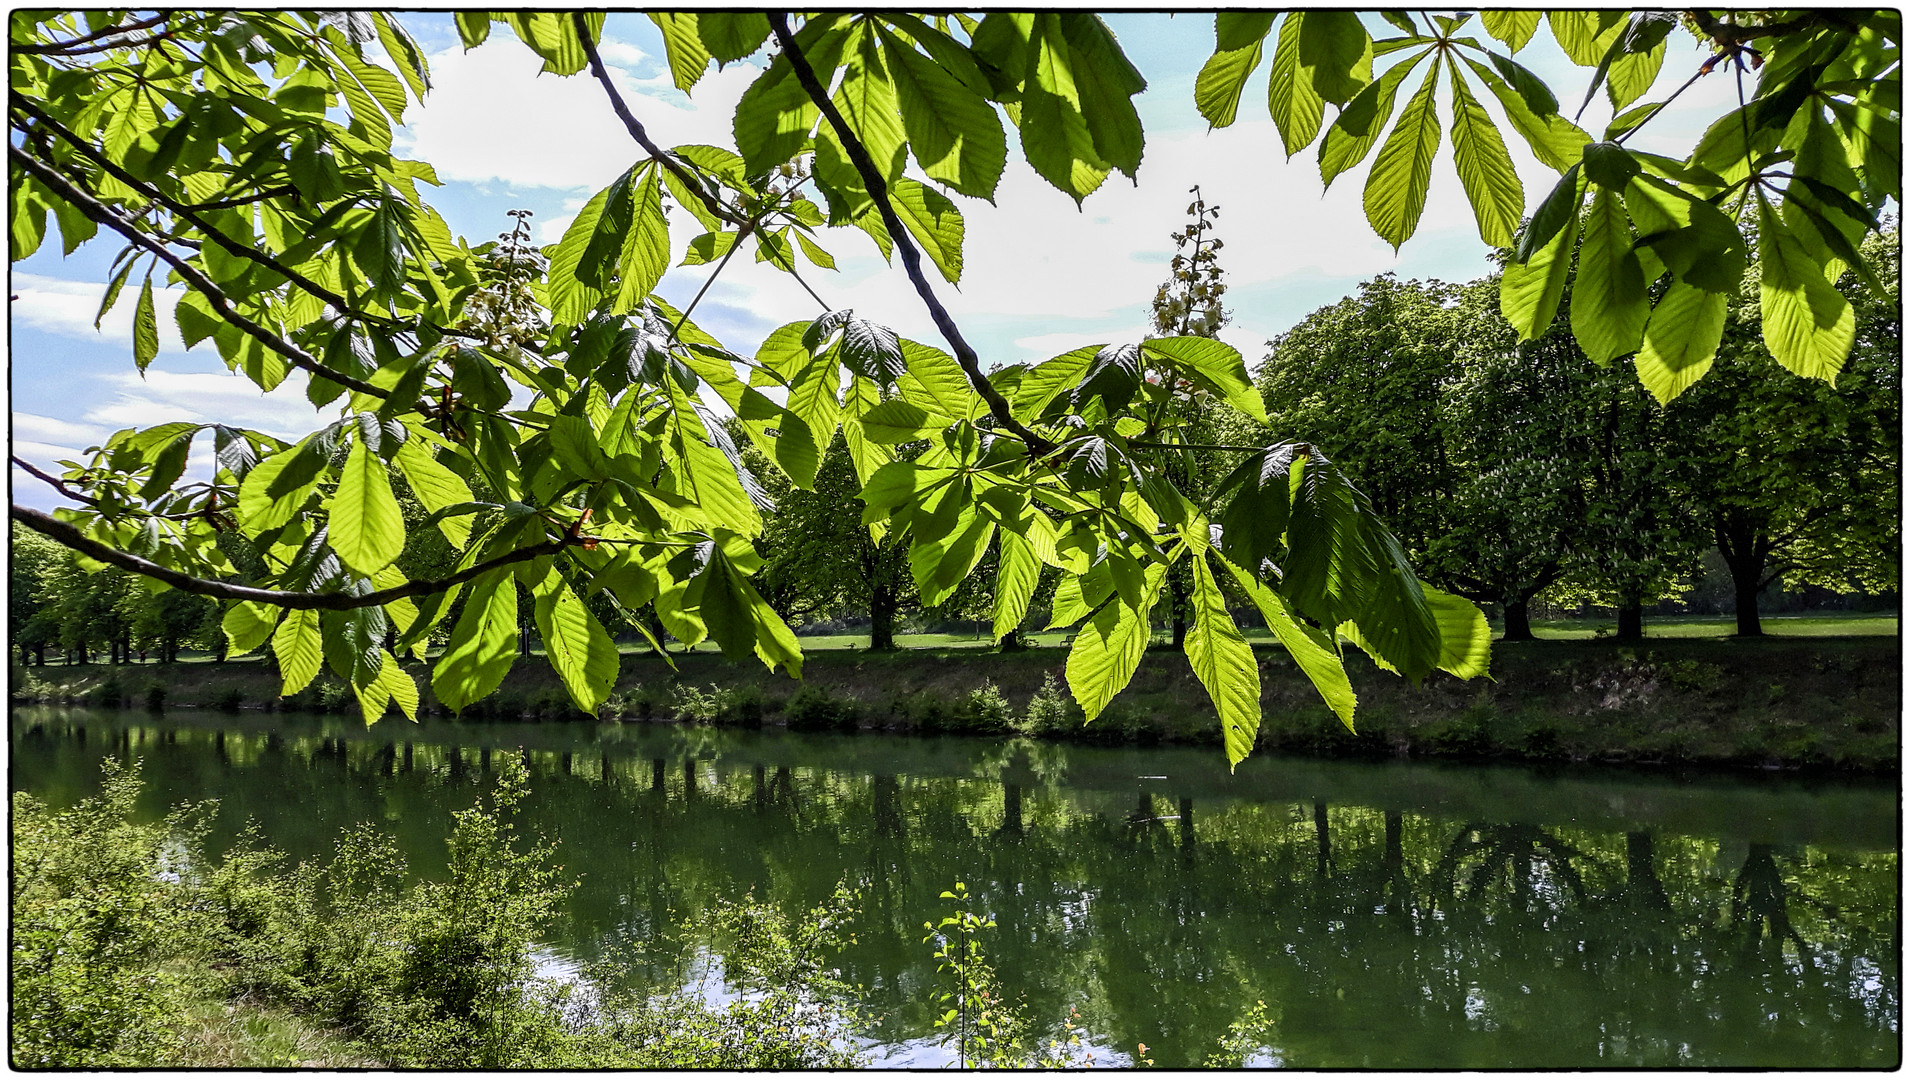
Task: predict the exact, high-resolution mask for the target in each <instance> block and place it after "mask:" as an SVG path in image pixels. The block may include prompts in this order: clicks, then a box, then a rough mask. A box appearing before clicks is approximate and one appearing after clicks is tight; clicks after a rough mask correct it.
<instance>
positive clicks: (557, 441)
mask: <svg viewBox="0 0 1910 1080" xmlns="http://www.w3.org/2000/svg"><path fill="white" fill-rule="evenodd" d="M547 423H549V424H550V446H551V450H552V451H554V452H555V454H556V457H557V463H558V464H559V465H562V466H563V467H564V469H565V470H566V471H567V472H569V473H571V474H572V475H574V476H580V477H583V478H584V479H586V480H608V479H610V477H611V475H612V472H613V467H612V465H611V464H610V458H609V457H607V456H606V455H605V454H604V452H603V448H602V447H601V446H599V445H598V443H597V435H596V433H595V432H593V431H591V430H590V421H588V420H585V419H584V418H583V417H581V416H553V417H550V418H549V420H548V421H547Z"/></svg>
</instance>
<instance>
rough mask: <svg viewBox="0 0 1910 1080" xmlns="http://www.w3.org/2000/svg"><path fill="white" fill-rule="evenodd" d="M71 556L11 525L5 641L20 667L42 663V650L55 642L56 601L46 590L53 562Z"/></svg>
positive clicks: (18, 526) (19, 526) (43, 656)
mask: <svg viewBox="0 0 1910 1080" xmlns="http://www.w3.org/2000/svg"><path fill="white" fill-rule="evenodd" d="M70 557H71V555H70V553H69V552H68V550H67V549H66V548H63V547H61V546H60V545H58V544H55V543H54V542H53V541H51V540H48V539H47V538H46V537H44V536H41V535H40V534H39V533H36V532H32V531H31V530H28V529H26V528H25V527H23V526H21V525H19V524H18V523H15V524H14V526H13V528H12V536H11V543H10V546H9V548H8V562H7V638H8V640H10V641H12V642H13V643H14V645H15V646H17V647H18V648H19V650H20V662H21V663H23V664H24V663H28V662H33V663H39V664H44V663H46V647H47V646H48V645H50V644H54V643H56V642H58V641H59V639H60V633H59V621H58V618H57V616H56V614H55V609H56V605H57V602H58V598H57V597H55V596H53V595H52V594H51V593H49V592H48V590H47V583H48V575H49V574H50V572H51V569H52V566H53V564H54V563H56V562H63V561H65V560H66V559H68V558H70Z"/></svg>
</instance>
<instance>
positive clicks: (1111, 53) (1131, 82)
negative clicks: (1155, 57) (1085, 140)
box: [1056, 11, 1147, 180]
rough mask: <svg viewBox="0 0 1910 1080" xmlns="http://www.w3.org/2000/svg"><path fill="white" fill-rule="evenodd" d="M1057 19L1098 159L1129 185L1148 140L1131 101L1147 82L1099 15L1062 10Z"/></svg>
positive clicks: (1144, 87)
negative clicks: (1118, 173) (1118, 171)
mask: <svg viewBox="0 0 1910 1080" xmlns="http://www.w3.org/2000/svg"><path fill="white" fill-rule="evenodd" d="M1056 18H1058V19H1059V20H1060V22H1061V27H1062V33H1063V34H1064V35H1065V36H1066V38H1067V41H1068V51H1069V53H1070V57H1071V59H1070V65H1071V69H1072V74H1073V76H1074V85H1075V92H1076V94H1077V95H1078V96H1079V101H1080V107H1081V114H1082V116H1083V117H1084V118H1085V119H1086V120H1087V124H1088V134H1089V136H1090V137H1091V138H1092V139H1093V141H1094V153H1095V156H1097V157H1098V158H1100V159H1101V160H1102V161H1104V162H1106V163H1108V164H1109V165H1111V166H1113V167H1114V168H1116V169H1119V170H1120V171H1121V172H1122V173H1124V174H1125V175H1126V176H1127V177H1128V178H1129V179H1130V180H1131V179H1133V178H1134V175H1135V173H1136V172H1138V171H1139V170H1140V167H1141V152H1142V149H1143V147H1144V144H1145V141H1146V140H1145V138H1144V136H1143V135H1142V132H1141V115H1140V112H1139V111H1138V110H1136V109H1135V107H1134V102H1133V100H1132V99H1133V97H1134V95H1135V94H1139V93H1141V92H1142V91H1144V90H1146V89H1147V80H1146V79H1144V78H1142V77H1141V73H1140V72H1139V71H1138V70H1136V69H1135V67H1134V65H1133V64H1132V63H1130V62H1129V61H1128V58H1127V55H1126V54H1125V53H1123V52H1122V51H1121V46H1120V44H1119V43H1118V42H1116V41H1115V39H1114V33H1113V31H1111V30H1109V29H1108V26H1107V23H1105V22H1103V21H1102V20H1101V17H1100V16H1099V15H1096V14H1093V13H1092V12H1085V11H1064V12H1062V13H1060V14H1059V15H1058V16H1056Z"/></svg>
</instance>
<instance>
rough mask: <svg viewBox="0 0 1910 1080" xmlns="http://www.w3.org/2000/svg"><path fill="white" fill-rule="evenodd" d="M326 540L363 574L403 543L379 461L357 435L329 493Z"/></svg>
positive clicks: (395, 503)
mask: <svg viewBox="0 0 1910 1080" xmlns="http://www.w3.org/2000/svg"><path fill="white" fill-rule="evenodd" d="M253 471H254V472H255V473H256V472H257V470H256V469H255V470H253ZM329 539H330V540H331V545H332V550H333V551H335V552H337V553H338V557H339V558H340V559H342V560H344V563H345V565H346V566H349V567H351V568H352V569H353V570H356V571H358V572H359V573H361V574H365V575H370V574H374V573H376V572H378V571H379V570H382V569H384V568H385V567H386V566H388V565H390V563H391V560H393V559H395V558H397V557H398V553H399V552H401V551H403V550H404V547H405V519H404V515H403V514H402V513H401V512H400V511H399V509H398V500H397V499H395V498H393V497H392V494H391V481H390V480H389V479H388V478H387V477H386V474H385V465H384V462H382V461H379V460H378V459H377V458H376V457H374V456H373V455H372V454H371V452H370V451H368V450H367V449H365V444H364V443H363V442H362V441H360V440H354V441H353V442H352V448H351V453H350V454H348V455H346V457H345V468H344V470H343V471H342V472H341V473H340V474H339V478H338V490H337V491H335V492H333V494H332V501H331V528H330V532H329Z"/></svg>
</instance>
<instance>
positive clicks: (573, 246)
mask: <svg viewBox="0 0 1910 1080" xmlns="http://www.w3.org/2000/svg"><path fill="white" fill-rule="evenodd" d="M611 186H612V187H615V186H616V185H614V184H613V185H611ZM610 190H611V189H610V188H605V189H604V190H602V191H599V192H598V193H597V194H595V195H593V196H591V198H590V201H589V202H587V203H585V204H584V208H583V209H582V210H579V211H577V216H576V217H575V218H573V219H572V220H571V223H570V227H569V228H567V229H565V230H564V238H563V239H562V240H559V241H558V242H557V243H556V244H555V245H553V246H552V247H550V248H548V249H546V250H545V252H544V254H545V255H546V256H548V257H549V259H550V268H549V270H548V271H547V275H546V280H547V281H548V282H549V287H550V312H551V317H552V318H553V319H555V320H557V321H558V322H560V323H567V324H570V325H573V326H575V325H577V324H579V323H582V322H583V321H584V319H585V318H586V317H587V316H589V314H590V309H591V308H593V307H595V306H596V305H597V301H598V300H600V299H602V298H603V290H602V289H597V288H593V287H592V286H590V285H587V284H585V283H584V282H582V281H580V280H579V279H578V277H577V268H578V265H579V263H580V262H581V261H582V260H583V255H584V249H585V248H587V247H588V246H589V245H590V242H591V239H592V238H593V237H594V236H595V235H596V232H597V222H598V221H599V220H600V219H601V218H602V216H603V212H604V203H605V201H606V200H607V199H608V198H609V195H610Z"/></svg>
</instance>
